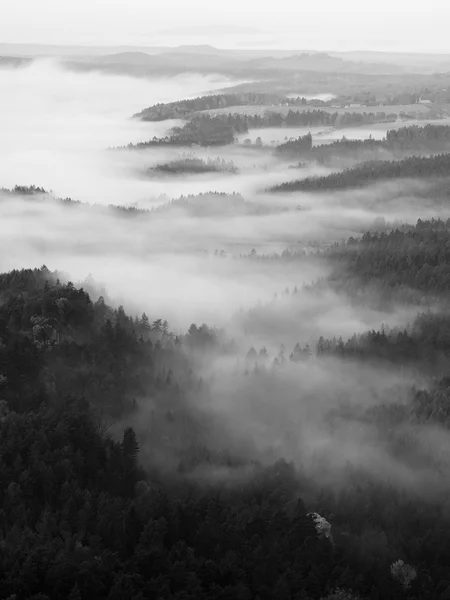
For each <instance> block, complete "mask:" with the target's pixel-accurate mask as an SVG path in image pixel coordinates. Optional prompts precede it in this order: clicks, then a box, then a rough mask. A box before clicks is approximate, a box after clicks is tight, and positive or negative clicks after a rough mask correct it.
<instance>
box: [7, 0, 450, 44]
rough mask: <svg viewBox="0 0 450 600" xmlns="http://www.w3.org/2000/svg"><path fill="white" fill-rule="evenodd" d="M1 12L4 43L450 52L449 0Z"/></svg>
mask: <svg viewBox="0 0 450 600" xmlns="http://www.w3.org/2000/svg"><path fill="white" fill-rule="evenodd" d="M0 9H1V10H0V12H1V18H0V42H12V43H13V42H21V43H43V44H92V45H146V46H147V45H148V46H151V45H158V44H168V45H177V44H186V43H189V44H192V43H210V44H214V45H215V46H218V47H231V46H237V47H249V48H251V47H252V46H253V47H278V48H297V49H314V50H325V49H329V50H352V49H353V50H354V49H363V50H368V49H374V50H390V51H395V50H397V51H418V52H419V51H420V52H450V36H449V35H448V22H449V18H450V0H421V1H420V2H419V1H418V0H408V1H406V0H376V1H375V2H368V1H367V0H320V1H318V2H314V1H312V0H308V1H307V2H305V1H302V0H278V1H277V2H273V1H272V2H270V1H268V0H258V2H256V1H254V0H251V1H250V0H224V1H223V2H220V1H218V0H216V1H213V0H187V1H186V0H171V1H170V2H167V1H155V0H0ZM233 27H235V28H236V30H233ZM190 28H192V29H190ZM239 28H242V29H241V30H239ZM249 28H252V29H255V30H256V31H253V30H249Z"/></svg>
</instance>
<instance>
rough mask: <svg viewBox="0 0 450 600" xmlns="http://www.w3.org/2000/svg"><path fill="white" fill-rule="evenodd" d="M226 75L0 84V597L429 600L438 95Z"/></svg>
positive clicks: (444, 251) (354, 80)
mask: <svg viewBox="0 0 450 600" xmlns="http://www.w3.org/2000/svg"><path fill="white" fill-rule="evenodd" d="M169 50H170V49H169ZM196 51H197V52H198V54H197V55H195V56H196V57H197V58H196V59H195V61H194V59H193V58H192V55H191V57H190V58H189V57H188V56H187V55H186V56H187V58H186V60H189V61H191V64H192V63H194V62H195V64H200V63H202V64H203V65H205V63H206V62H207V61H203V59H204V57H205V55H204V52H205V49H204V48H203V47H201V46H200V47H198V48H197V49H196ZM224 52H225V51H224ZM245 52H246V50H242V53H245ZM248 52H253V50H252V49H250V50H248ZM123 54H125V57H123V56H122V58H123V59H124V60H125V59H126V60H130V61H131V60H135V61H136V64H137V65H138V66H139V64H141V67H142V69H137V71H142V70H143V69H145V68H146V66H145V61H146V60H147V58H146V56H145V55H144V56H141V55H140V53H136V54H137V55H136V54H135V53H133V52H129V53H127V52H124V53H123ZM141 54H142V53H141ZM175 54H177V56H178V57H177V59H176V60H177V61H179V63H180V65H181V61H182V59H183V55H184V54H183V52H181V51H180V52H178V53H176V52H175ZM80 60H81V59H80ZM108 60H111V59H108V57H106V59H105V64H110V65H113V67H114V64H115V63H108ZM112 60H118V59H117V58H113V59H112ZM151 60H153V61H154V63H155V64H156V63H158V61H161V64H162V63H163V62H164V60H165V59H164V57H163V55H161V56H159V57H156V58H153V59H151ZM208 60H209V59H208ZM236 60H237V59H236ZM253 60H254V62H255V64H257V65H259V66H258V68H257V71H258V73H260V74H261V77H262V76H263V75H262V74H263V73H265V71H264V69H265V66H264V65H268V69H267V73H265V75H264V76H265V77H266V79H265V80H261V81H260V80H252V81H249V82H248V83H244V84H243V83H237V82H238V81H240V80H239V79H238V76H237V75H236V79H235V80H233V81H230V79H229V77H228V78H227V79H226V80H224V79H223V78H221V77H219V76H218V74H217V73H213V72H211V73H210V72H209V71H208V77H204V76H203V75H201V74H199V73H198V72H195V73H194V75H192V74H191V73H190V72H186V73H184V74H183V75H182V76H180V77H178V76H177V77H172V78H171V77H166V78H163V76H162V75H161V76H159V77H150V76H148V77H147V78H146V77H144V76H142V77H141V76H139V77H138V76H131V75H127V76H126V77H125V76H124V75H123V74H122V75H120V76H119V75H117V74H116V75H115V74H114V68H113V67H111V68H106V67H105V71H106V74H105V73H104V72H102V71H101V69H100V67H98V70H97V71H96V70H95V69H94V68H93V66H92V65H94V66H95V64H97V63H96V62H95V61H91V62H87V63H86V70H85V71H83V69H82V68H81V67H80V68H79V69H78V70H77V71H76V72H75V71H73V70H72V71H71V70H70V69H68V68H67V69H66V68H65V67H64V66H62V65H60V64H58V65H54V64H50V61H42V64H34V66H33V65H31V66H24V67H23V69H22V70H21V71H20V72H17V73H16V72H15V71H13V70H10V71H8V73H7V74H4V73H3V72H0V82H1V83H2V84H3V85H2V90H4V93H2V94H0V124H1V125H2V126H3V127H4V128H5V130H6V131H7V132H13V133H14V135H11V136H6V137H5V136H3V137H1V136H0V158H1V161H2V165H3V169H2V172H1V173H0V186H1V187H0V213H1V214H0V216H1V219H0V598H2V599H3V600H67V599H68V600H90V599H91V598H95V599H99V600H103V599H104V600H146V599H151V600H203V599H204V600H236V599H237V600H273V599H277V600H402V599H404V600H450V564H449V561H448V556H449V551H450V509H449V506H450V504H449V500H450V485H449V482H450V443H449V440H450V437H449V434H450V313H449V309H448V301H449V297H450V296H449V295H450V204H449V199H450V176H449V172H450V153H447V152H448V150H449V142H450V126H448V125H445V124H442V125H441V124H433V125H426V126H424V127H420V126H418V125H417V124H416V125H414V126H410V125H408V126H405V127H399V128H397V129H396V128H395V127H397V124H396V125H395V126H391V125H390V124H389V123H390V122H391V121H392V122H393V121H394V115H393V114H390V111H388V110H387V109H386V112H383V106H379V96H380V94H384V95H385V96H386V97H388V98H390V99H391V100H392V99H394V100H395V101H398V102H400V101H404V102H406V101H407V102H412V103H414V104H415V105H417V106H419V103H420V102H419V101H420V100H421V97H422V95H423V96H425V95H426V93H427V92H426V89H425V88H426V86H427V85H430V90H431V91H430V93H438V92H439V90H441V88H442V87H443V86H445V85H447V84H446V81H447V79H448V74H444V73H443V74H440V73H437V74H435V73H433V74H432V75H428V74H427V75H423V76H422V75H421V76H420V77H419V76H418V77H416V76H415V75H414V74H410V73H405V74H404V75H398V76H397V75H386V76H384V75H383V77H380V78H379V77H377V76H375V75H374V76H373V77H372V76H370V77H369V76H368V75H361V74H360V73H358V72H348V73H346V74H345V73H337V72H336V73H328V72H326V71H323V72H322V74H321V75H320V77H319V76H318V74H317V73H315V72H314V71H310V72H309V74H307V73H306V72H303V71H295V70H294V67H295V65H296V64H300V62H304V61H313V60H316V61H317V62H320V61H326V63H325V64H329V57H326V56H325V57H324V56H322V57H321V55H320V54H319V56H317V57H316V58H313V57H312V55H311V57H309V56H301V55H300V56H297V57H295V56H294V57H291V58H289V57H288V58H285V59H281V58H280V59H272V58H270V57H269V58H260V59H257V58H255V59H252V61H253ZM340 60H341V59H339V61H340ZM427 60H428V59H427ZM167 61H168V62H170V59H167ZM202 61H203V62H202ZM333 61H334V63H333V64H339V61H335V60H334V59H333ZM97 62H98V64H99V65H100V64H101V63H102V60H100V58H99V59H98V61H97ZM217 62H218V59H217V60H216V62H215V63H214V64H217ZM231 62H232V60H231V59H230V63H231ZM341 62H343V63H345V64H347V66H348V68H351V63H350V61H346V60H345V61H344V60H342V61H341ZM80 64H81V63H80ZM281 64H285V65H287V66H290V69H292V71H290V72H291V76H290V80H289V81H288V77H287V74H286V73H288V70H287V71H286V72H285V73H284V75H280V74H278V79H277V82H276V84H275V83H274V82H273V81H272V83H271V80H270V79H269V77H272V74H273V73H274V70H275V68H278V67H276V65H281ZM354 64H357V67H354V68H355V69H356V68H358V69H359V68H363V67H361V65H359V63H354ZM169 66H170V65H169ZM175 66H176V68H177V69H178V68H179V67H178V62H177V63H176V65H175ZM91 67H92V68H91ZM269 67H270V69H269ZM155 68H156V67H155ZM173 68H174V67H173ZM180 68H181V67H180ZM324 68H325V67H324ZM29 69H31V71H29ZM168 69H169V67H168ZM169 70H170V69H169ZM205 70H206V71H207V66H204V67H203V68H202V73H203V72H204V71H205ZM137 71H136V72H137ZM177 73H178V71H177ZM253 73H255V69H254V70H253ZM294 73H295V74H294ZM305 73H306V74H305ZM191 75H192V76H191ZM243 80H245V81H247V79H243ZM37 82H39V84H38V83H37ZM221 86H228V87H227V88H222V87H221ZM212 88H214V89H213V91H211V92H208V94H209V95H206V96H205V95H204V94H205V90H211V89H212ZM441 92H442V94H444V92H443V91H442V90H441ZM441 92H439V93H441ZM303 93H304V94H305V95H306V94H307V93H308V99H307V98H306V97H304V96H303V95H302V94H303ZM287 94H289V95H290V96H292V97H290V98H288V96H287ZM322 95H323V97H324V98H338V99H339V100H336V102H338V103H340V102H341V99H343V98H345V97H347V96H348V97H349V98H350V97H352V98H357V97H358V98H359V100H360V101H361V102H365V101H366V100H367V103H368V104H369V102H372V106H371V107H370V108H369V106H367V112H365V108H364V110H361V111H354V112H352V109H351V108H350V107H348V108H349V112H348V113H344V112H343V111H342V110H336V111H335V112H328V111H327V110H325V108H326V109H330V111H332V110H333V108H332V106H330V104H332V103H333V102H334V101H333V100H325V99H324V100H320V98H315V96H322ZM30 97H33V99H34V101H33V103H31V104H30V103H29V102H28V100H27V98H30ZM24 98H25V101H26V104H25V105H24ZM177 98H190V99H187V100H177ZM375 103H376V105H375ZM281 105H282V106H281ZM141 106H149V108H147V109H145V110H144V111H141V112H138V113H136V110H139V107H141ZM245 106H250V107H254V111H253V112H254V113H256V114H251V115H250V114H248V115H244V114H240V113H242V110H238V107H240V108H241V109H242V107H245ZM233 107H236V109H233ZM261 107H263V109H264V110H263V111H262V110H261ZM295 107H298V110H296V109H295ZM419 108H421V110H422V112H421V114H422V115H427V116H429V115H430V114H432V113H431V109H430V111H429V112H427V110H428V109H427V108H426V106H425V105H423V104H422V105H421V107H419ZM220 109H227V110H230V111H231V112H230V114H224V113H225V111H220ZM272 109H273V110H272ZM379 109H380V112H378V110H379ZM444 109H445V107H444V108H442V114H444V112H445V110H444ZM209 110H210V111H213V110H214V111H220V112H218V114H214V113H205V112H204V111H209ZM278 110H279V111H280V113H278V112H276V111H278ZM303 111H304V112H303ZM249 112H250V111H249ZM338 112H339V113H341V114H338ZM281 113H282V114H281ZM132 114H134V115H135V118H134V119H130V118H128V116H129V115H132ZM404 116H405V115H404V114H403V115H402V114H400V117H399V118H400V120H401V119H402V118H403V117H404ZM416 116H417V115H416ZM395 118H397V117H395ZM423 118H425V117H423ZM2 119H3V121H2ZM170 119H182V122H181V123H180V122H179V121H177V123H178V125H179V126H175V127H174V126H173V125H174V123H165V122H164V121H168V120H170ZM417 120H418V117H417ZM383 123H384V124H385V125H383ZM375 124H376V126H375ZM372 125H374V127H373V128H372V127H371V126H372ZM316 126H319V127H322V126H325V127H326V128H327V131H321V132H320V135H319V134H318V133H317V131H314V129H313V127H316ZM345 126H349V129H348V130H347V131H346V133H348V136H349V139H347V138H343V139H341V140H338V141H333V140H334V139H335V136H336V134H337V130H338V129H339V128H341V127H345ZM350 126H351V127H352V129H350ZM169 127H171V129H169ZM266 127H267V128H272V129H271V130H270V131H269V132H263V131H261V132H258V133H256V134H255V136H256V135H260V136H261V137H257V138H256V141H255V142H254V143H253V142H252V141H251V140H246V141H243V138H245V137H246V135H245V134H246V133H247V132H249V131H250V130H251V129H264V128H266ZM290 127H299V128H300V127H301V128H306V130H303V131H302V135H300V136H298V132H297V133H296V134H295V135H296V136H298V137H296V138H292V139H289V138H288V135H289V131H288V129H289V128H290ZM277 128H279V129H280V132H277V131H274V130H276V129H277ZM328 128H329V129H328ZM353 128H354V130H353ZM285 130H286V132H285ZM310 130H311V131H310ZM380 132H381V134H380ZM370 133H373V134H374V136H377V137H381V136H384V135H385V139H380V140H376V139H374V138H373V136H371V135H370ZM242 134H244V135H242ZM272 134H273V137H276V140H274V141H273V142H272V141H271V142H269V140H271V138H270V137H267V136H272ZM241 135H242V138H241ZM285 135H286V137H285ZM350 137H352V139H350ZM354 138H365V139H354ZM283 139H284V142H283V143H281V142H282V140H283ZM142 140H148V141H142ZM128 142H130V144H129V145H126V144H127V143H128ZM124 144H125V145H124ZM276 144H278V145H276ZM111 149H114V151H111ZM129 149H130V150H139V151H136V152H134V151H128V150H129ZM294 162H295V163H297V165H294V164H293V163H294ZM355 162H356V163H358V164H356V165H355ZM292 169H296V170H292ZM291 176H292V177H295V178H296V180H295V181H287V180H288V179H289V178H290V177H291ZM284 192H289V193H284Z"/></svg>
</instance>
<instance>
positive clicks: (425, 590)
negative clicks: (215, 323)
mask: <svg viewBox="0 0 450 600" xmlns="http://www.w3.org/2000/svg"><path fill="white" fill-rule="evenodd" d="M439 228H440V229H442V226H439ZM0 294H1V298H2V302H1V306H0V338H1V342H2V344H1V348H0V357H1V362H0V373H1V380H0V386H1V387H0V393H1V398H2V402H1V404H0V407H1V416H0V431H1V436H0V451H1V454H2V463H1V467H0V477H1V483H2V489H3V490H5V494H4V495H3V496H2V497H1V498H0V510H1V513H0V514H1V522H0V564H1V568H2V574H3V576H2V577H1V578H0V591H1V594H2V596H3V597H5V598H9V597H14V598H16V599H17V600H22V599H23V600H25V599H28V598H35V600H37V599H38V598H39V599H40V600H42V598H51V599H53V598H55V599H57V600H59V599H61V600H63V599H66V598H81V599H88V598H92V597H93V596H95V597H96V598H115V597H130V598H145V597H149V596H150V597H152V596H154V595H155V594H156V595H159V596H160V595H161V594H162V593H163V594H164V597H166V598H168V599H172V598H173V599H179V600H181V598H184V599H186V598H187V599H189V598H192V599H194V598H195V599H196V600H198V599H199V598H205V599H209V598H231V597H236V596H237V597H243V598H244V597H245V598H251V597H256V596H259V597H260V598H266V599H267V600H269V599H271V598H274V597H276V598H283V597H284V598H290V597H300V598H303V599H305V600H319V599H328V600H331V599H332V598H352V599H356V598H367V599H368V598H371V599H372V598H373V599H379V600H381V599H388V600H394V599H397V598H399V597H404V598H409V599H411V600H413V599H417V598H430V600H434V599H436V600H438V599H440V598H442V597H445V596H444V595H443V594H444V593H445V594H447V592H448V591H450V590H449V584H448V583H446V582H447V581H448V580H449V579H450V572H449V570H448V561H447V560H446V554H447V552H446V551H445V547H446V544H447V540H448V536H447V530H448V529H449V527H450V521H449V519H448V514H447V511H446V509H445V503H441V502H436V501H430V500H427V501H425V500H422V499H420V498H419V497H417V496H416V495H411V494H410V493H409V494H405V493H404V492H402V491H401V488H400V489H398V488H397V487H396V486H393V485H387V484H385V483H383V482H382V481H377V480H374V479H373V477H371V476H369V475H368V474H367V473H364V472H363V471H361V470H359V469H357V468H353V467H352V466H351V465H349V467H348V469H347V472H346V474H345V477H346V485H345V487H343V488H342V489H340V491H336V492H332V491H330V489H329V488H327V487H323V488H322V487H321V486H320V485H319V486H318V487H317V482H316V483H315V484H314V483H313V482H312V481H309V479H308V478H307V477H305V476H303V475H302V474H301V472H298V471H296V469H295V468H294V467H293V466H292V465H290V464H289V463H286V462H285V461H279V462H277V463H275V464H273V465H272V466H267V467H263V466H262V465H259V464H258V463H257V462H253V463H249V462H248V458H247V459H246V458H245V457H242V456H239V454H236V451H233V444H232V443H231V441H230V443H229V450H228V451H226V450H225V448H224V449H223V450H221V451H220V452H219V451H217V450H214V444H213V440H214V439H217V434H218V431H217V430H216V427H217V426H218V424H217V422H215V421H210V418H209V416H208V413H207V412H205V411H198V410H196V409H195V404H194V405H193V404H192V402H190V401H188V398H189V396H190V395H192V394H194V395H195V397H198V396H199V395H206V396H207V395H208V393H209V392H208V387H207V386H205V385H204V384H202V382H201V380H200V379H199V378H198V377H196V375H195V371H196V369H195V365H196V361H197V360H198V357H201V356H208V357H210V356H211V353H229V352H234V350H233V345H230V343H228V342H226V341H225V340H224V339H223V335H222V334H221V333H220V332H215V331H214V330H211V329H209V328H207V327H206V326H201V327H198V326H196V325H192V326H191V327H190V329H189V331H188V332H187V334H185V335H184V336H181V337H177V336H174V335H173V334H172V333H171V332H170V330H169V327H168V324H167V323H165V322H164V321H163V320H162V319H161V318H159V317H157V316H155V317H154V318H149V317H148V316H147V315H146V314H145V313H144V314H143V315H142V316H141V317H139V318H137V317H136V318H131V317H130V316H128V315H127V314H126V313H125V312H124V310H123V308H122V307H119V308H118V309H112V308H111V307H109V306H107V305H106V304H105V302H104V301H103V299H102V298H98V299H97V300H96V301H94V302H93V301H92V300H91V298H90V296H89V294H87V293H86V292H85V291H84V290H83V289H81V288H78V287H76V286H74V285H73V284H72V283H71V282H67V283H61V282H60V281H59V279H58V273H57V272H50V271H49V270H48V269H47V268H46V267H42V268H41V269H34V270H25V271H12V272H10V273H7V274H4V275H2V276H0ZM421 320H422V321H421ZM432 323H433V318H432V317H429V316H427V315H424V316H422V317H419V319H418V320H417V322H416V323H414V324H413V326H412V328H411V329H410V330H407V331H405V332H398V333H396V332H394V331H385V330H382V331H380V332H375V331H373V332H368V333H367V334H365V335H363V336H358V337H356V338H352V339H350V340H348V341H347V342H342V343H341V341H340V340H336V341H333V340H329V341H327V340H326V339H323V338H321V339H320V340H318V343H317V348H316V349H310V348H301V347H300V346H299V345H297V346H296V347H295V348H294V349H293V350H292V352H291V354H290V355H289V357H288V359H287V362H288V363H290V364H291V365H292V366H295V365H299V368H301V367H300V365H302V364H304V361H309V360H319V361H322V360H325V361H326V360H329V357H330V355H333V356H337V357H342V358H340V359H341V360H342V359H344V358H345V359H348V358H349V357H351V358H352V359H356V360H361V359H363V360H368V359H369V358H370V357H379V356H381V357H382V358H384V359H389V360H391V358H392V360H394V362H395V361H397V360H400V362H402V361H403V362H405V361H407V360H409V357H410V356H411V357H413V358H414V360H417V359H419V360H423V361H428V360H432V356H431V355H429V353H428V348H433V351H434V352H443V353H448V352H449V350H450V346H449V345H448V342H447V341H446V339H444V338H442V334H441V332H442V327H443V323H444V321H443V320H442V319H441V321H439V320H436V318H435V319H434V324H433V326H431V324H432ZM445 326H446V327H447V325H445ZM436 339H440V340H441V341H440V345H438V346H436V344H435V340H436ZM414 348H415V350H414ZM411 353H412V354H411ZM255 354H257V353H256V351H254V352H253V353H252V352H249V356H248V357H247V361H246V364H247V369H248V367H250V366H251V361H252V360H253V361H254V357H255ZM264 357H265V353H264V352H262V351H261V352H259V354H257V360H259V361H261V365H262V363H263V362H264V360H265V358H264ZM285 361H286V358H285V357H284V354H280V355H279V357H277V361H276V365H275V371H274V374H273V375H271V374H270V372H269V371H263V372H261V370H259V371H257V370H255V371H252V372H251V373H248V374H247V375H246V377H247V378H250V379H249V381H251V380H253V379H255V381H256V380H258V379H260V380H261V378H262V380H265V379H267V383H269V381H271V380H273V378H274V377H275V380H274V381H278V382H279V383H281V382H282V380H283V372H284V371H283V369H284V368H285V367H284V366H283V365H284V362H285ZM262 380H261V381H262ZM277 385H278V384H277ZM144 390H145V396H146V398H147V400H146V402H149V403H150V404H151V407H152V409H151V411H152V413H151V414H152V429H151V432H152V435H151V438H150V440H149V439H148V437H147V438H143V437H139V436H138V435H137V434H136V431H135V429H134V428H133V427H131V426H123V430H122V433H121V434H120V436H119V437H118V438H116V439H114V438H111V437H110V436H109V435H108V433H107V431H106V430H105V427H104V426H102V419H104V418H105V416H107V415H109V419H110V420H111V419H113V420H114V419H117V417H118V415H121V418H122V419H123V418H124V417H125V419H126V418H128V419H132V415H133V414H134V412H135V411H139V410H140V408H142V402H143V398H142V395H143V392H144ZM449 394H450V392H449V388H448V385H447V384H446V382H445V381H442V382H441V383H437V384H436V385H435V386H434V387H430V389H428V390H425V389H421V390H413V391H412V393H411V397H410V399H409V400H407V401H402V402H397V403H394V404H392V403H391V404H389V405H387V404H386V405H385V404H380V405H378V406H375V407H371V408H369V409H367V410H363V411H362V412H361V413H352V412H350V413H349V412H348V411H349V409H350V407H347V408H345V407H342V408H339V406H337V407H336V410H335V412H334V413H332V414H331V413H330V419H332V420H333V419H334V420H336V419H338V420H339V419H340V418H342V417H343V416H344V413H343V412H341V411H343V410H346V411H347V413H346V418H347V419H350V420H351V422H352V423H353V425H354V426H355V427H361V426H368V425H370V426H371V427H373V428H374V430H377V431H378V432H379V435H380V436H381V437H382V439H384V440H385V442H384V443H385V444H386V450H387V451H388V452H389V453H392V455H393V456H395V457H396V460H398V461H405V464H410V463H411V462H414V461H416V462H417V461H419V462H420V464H421V465H422V467H423V468H425V465H427V468H430V469H431V468H436V469H439V468H440V467H439V460H438V459H437V457H435V462H436V464H435V466H434V467H432V462H430V461H431V458H430V457H428V456H427V455H424V454H422V452H423V449H422V448H421V446H420V445H418V444H417V442H416V441H415V437H414V435H415V434H414V431H415V429H416V428H417V427H425V426H426V424H429V425H431V424H437V425H439V426H442V427H448V426H449V415H448V411H447V409H446V406H447V404H448V397H449ZM136 398H138V400H137V401H136ZM102 415H103V417H102ZM127 415H128V417H127ZM141 419H142V417H141ZM122 422H123V420H122ZM175 432H176V433H175ZM206 432H208V435H205V433H206ZM408 432H409V433H408ZM220 435H221V436H222V439H223V432H221V434H220ZM175 438H177V439H178V444H179V445H178V446H176V445H175V443H174V442H172V444H169V445H167V441H164V440H167V439H173V440H174V439H175ZM199 440H202V441H201V443H200V444H199ZM149 443H150V446H148V444H149ZM159 444H165V446H164V448H165V452H166V453H170V455H171V456H173V457H174V459H175V461H176V462H177V463H178V465H179V468H178V474H177V475H176V476H175V475H173V476H172V478H169V479H167V476H161V474H159V475H158V469H155V467H153V468H152V469H151V470H150V471H148V470H144V469H143V467H142V464H141V463H140V460H139V456H140V452H141V454H142V451H143V448H145V449H146V456H148V453H149V451H150V456H154V457H156V456H157V451H158V445H159ZM180 444H181V445H180ZM150 448H151V450H150ZM147 461H148V459H147ZM201 464H209V465H210V466H213V465H215V466H216V467H217V466H219V465H223V466H226V468H227V469H229V470H230V471H233V470H237V472H239V470H240V469H243V468H246V469H249V470H248V471H247V474H246V475H245V478H244V479H243V480H242V483H240V484H238V485H220V484H215V485H212V484H194V483H189V482H188V480H187V479H186V474H187V473H189V471H190V470H192V469H195V468H196V467H198V465H201ZM433 464H434V463H433ZM306 492H307V493H308V494H307V495H308V496H309V497H310V498H311V497H313V498H314V500H313V503H314V507H313V508H312V510H313V511H314V510H318V511H320V514H319V516H311V515H310V514H309V510H311V509H310V508H309V507H308V508H307V506H306V505H305V502H304V501H303V499H302V495H303V494H305V493H306ZM312 492H313V496H311V493H312ZM321 518H324V519H325V521H320V519H321ZM314 519H318V521H317V520H316V521H315V520H314ZM327 519H328V520H329V522H331V524H332V528H331V534H332V535H331V537H330V536H329V533H326V532H327V531H328V532H329V531H330V530H329V529H326V528H322V527H323V526H322V525H321V523H324V524H325V525H326V526H328V521H327ZM327 536H328V537H327ZM398 561H404V562H398ZM18 565H19V566H20V567H19V568H18ZM409 565H411V566H409ZM255 575H256V576H255ZM337 588H341V590H347V591H346V592H345V593H344V591H341V592H340V593H337V592H334V590H336V589H337Z"/></svg>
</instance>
